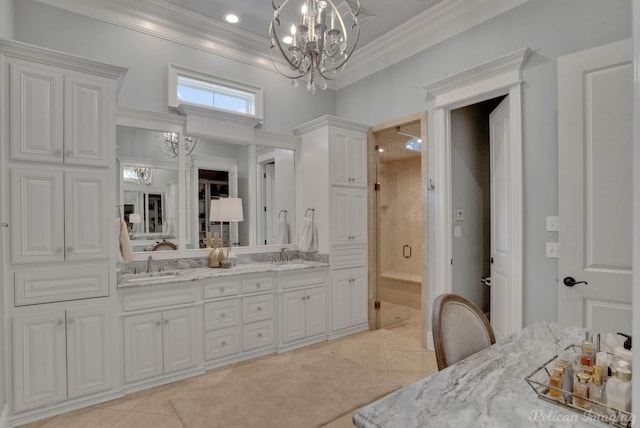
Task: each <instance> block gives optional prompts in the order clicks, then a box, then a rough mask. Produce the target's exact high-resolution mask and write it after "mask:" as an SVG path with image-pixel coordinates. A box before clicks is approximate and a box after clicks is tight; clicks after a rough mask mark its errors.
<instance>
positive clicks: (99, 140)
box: [64, 75, 113, 166]
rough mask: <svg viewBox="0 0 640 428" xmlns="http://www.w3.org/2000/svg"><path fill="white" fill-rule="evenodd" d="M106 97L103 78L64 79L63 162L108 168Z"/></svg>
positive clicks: (108, 107)
mask: <svg viewBox="0 0 640 428" xmlns="http://www.w3.org/2000/svg"><path fill="white" fill-rule="evenodd" d="M110 95H111V94H110V84H109V82H108V81H107V80H106V79H99V78H94V77H88V76H84V75H67V76H65V118H64V132H65V143H64V161H65V163H68V164H74V165H93V166H108V165H109V155H110V148H111V147H112V145H111V144H109V142H110V139H111V132H112V131H111V128H112V127H113V126H112V124H113V119H112V117H113V112H112V110H113V107H112V105H111V101H110V100H111V97H110Z"/></svg>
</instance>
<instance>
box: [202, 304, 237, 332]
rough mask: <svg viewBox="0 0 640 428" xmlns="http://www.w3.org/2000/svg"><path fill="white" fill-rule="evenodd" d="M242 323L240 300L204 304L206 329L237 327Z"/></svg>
mask: <svg viewBox="0 0 640 428" xmlns="http://www.w3.org/2000/svg"><path fill="white" fill-rule="evenodd" d="M239 321H240V299H232V300H223V301H221V302H210V303H205V304H204V329H205V330H212V329H221V328H226V327H232V326H234V325H237V324H238V322H239Z"/></svg>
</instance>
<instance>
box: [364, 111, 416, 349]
mask: <svg viewBox="0 0 640 428" xmlns="http://www.w3.org/2000/svg"><path fill="white" fill-rule="evenodd" d="M369 152H370V155H369V160H370V162H369V177H370V179H372V180H373V181H374V186H372V187H373V189H374V194H373V195H372V197H371V198H370V204H371V205H372V206H371V210H370V213H371V217H370V221H369V223H370V225H369V226H370V234H369V236H370V237H373V238H374V239H373V241H374V242H372V243H371V245H370V252H373V254H370V260H371V261H373V260H375V263H370V272H369V277H370V278H371V279H372V281H371V286H370V287H371V288H372V290H371V291H373V293H372V294H373V296H375V297H374V299H373V300H374V305H373V306H374V308H373V309H374V314H373V315H374V316H373V318H371V317H370V319H373V320H375V321H374V324H375V325H374V328H377V329H379V328H387V327H390V326H393V325H394V324H398V323H402V322H411V323H415V326H416V330H417V331H420V335H421V337H422V336H423V335H422V327H421V326H422V324H423V319H424V317H423V307H424V302H425V301H426V298H425V295H426V286H425V281H424V280H423V278H425V277H426V276H425V272H426V263H425V260H426V254H425V248H426V245H425V241H426V232H427V227H426V224H427V223H426V221H425V220H426V198H424V197H423V183H422V182H423V180H422V177H423V171H424V170H425V169H426V162H425V159H426V113H423V114H417V115H413V116H410V117H406V118H402V119H398V120H396V121H393V122H388V123H384V124H381V125H378V126H374V127H373V128H372V129H371V131H370V138H369ZM371 265H373V266H371ZM372 267H373V269H372ZM370 295H371V293H370Z"/></svg>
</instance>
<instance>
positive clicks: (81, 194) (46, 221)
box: [11, 167, 114, 264]
mask: <svg viewBox="0 0 640 428" xmlns="http://www.w3.org/2000/svg"><path fill="white" fill-rule="evenodd" d="M111 181H112V177H111V174H110V173H108V172H101V171H94V172H71V171H64V172H63V171H60V170H55V169H49V168H42V167H39V168H35V167H34V168H11V200H12V203H11V231H12V234H11V242H12V245H11V251H12V260H11V261H12V262H13V263H14V264H21V263H42V262H60V261H65V260H67V261H77V260H95V259H109V256H110V248H111V247H110V243H111V236H112V235H113V227H112V226H113V224H114V223H113V214H112V213H113V210H112V209H109V208H110V206H109V200H108V196H109V191H108V189H109V186H110V182H111Z"/></svg>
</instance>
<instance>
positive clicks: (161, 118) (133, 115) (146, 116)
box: [116, 106, 186, 131]
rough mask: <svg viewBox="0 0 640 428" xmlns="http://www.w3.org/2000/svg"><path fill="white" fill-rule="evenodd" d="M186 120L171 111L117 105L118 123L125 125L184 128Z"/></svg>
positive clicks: (163, 129) (163, 128)
mask: <svg viewBox="0 0 640 428" xmlns="http://www.w3.org/2000/svg"><path fill="white" fill-rule="evenodd" d="M185 122H186V118H185V117H184V116H181V115H178V114H171V113H160V112H154V111H148V110H140V109H136V108H131V107H124V106H117V107H116V123H117V124H118V125H124V126H134V127H138V128H148V127H151V128H153V129H158V130H162V131H167V129H165V128H166V127H167V126H171V127H179V128H183V127H184V124H185Z"/></svg>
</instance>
